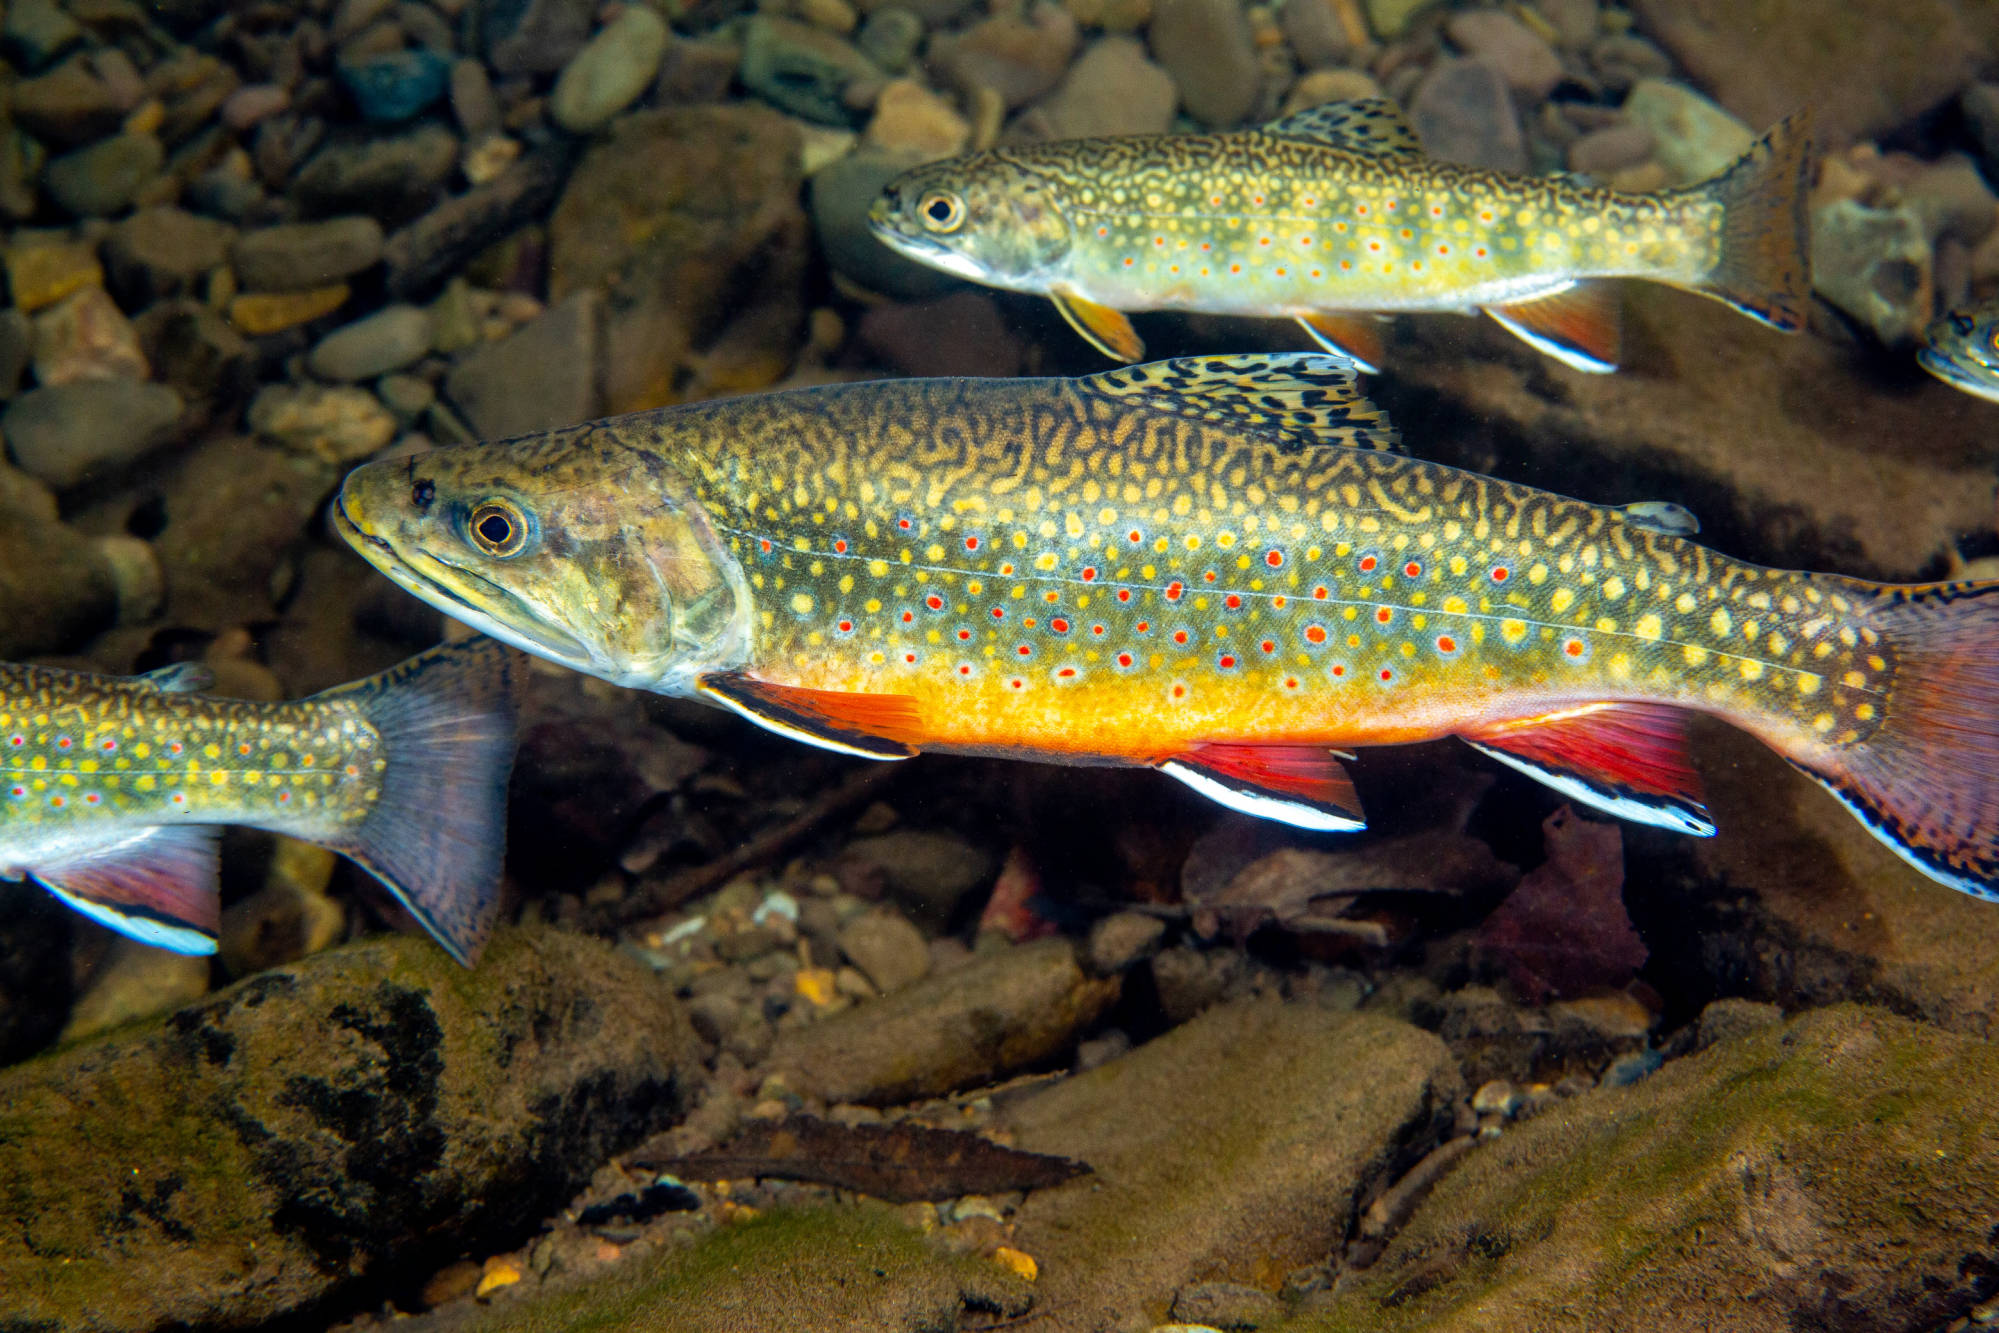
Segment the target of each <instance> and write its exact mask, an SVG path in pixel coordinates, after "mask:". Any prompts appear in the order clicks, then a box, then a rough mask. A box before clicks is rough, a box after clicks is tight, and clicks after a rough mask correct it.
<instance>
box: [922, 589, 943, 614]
mask: <svg viewBox="0 0 1999 1333" xmlns="http://www.w3.org/2000/svg"><path fill="white" fill-rule="evenodd" d="M923 604H924V605H925V606H927V607H929V608H930V609H931V610H932V611H942V610H943V609H944V599H943V598H942V597H939V596H938V595H937V594H936V593H934V592H933V593H931V594H930V595H929V596H928V597H926V598H924V599H923Z"/></svg>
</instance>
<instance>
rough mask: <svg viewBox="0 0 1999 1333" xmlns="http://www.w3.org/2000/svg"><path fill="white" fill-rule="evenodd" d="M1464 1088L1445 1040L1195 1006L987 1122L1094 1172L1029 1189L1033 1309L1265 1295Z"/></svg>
mask: <svg viewBox="0 0 1999 1333" xmlns="http://www.w3.org/2000/svg"><path fill="white" fill-rule="evenodd" d="M954 975H955V974H954ZM1464 1093H1465V1089H1464V1085H1463V1082H1462V1081H1461V1080H1460V1078H1459V1077H1458V1072H1457V1069H1456V1066H1455V1065H1454V1064H1453V1062H1452V1060H1451V1056H1450V1052H1449V1051H1447V1050H1446V1049H1445V1048H1444V1045H1443V1043H1442V1042H1440V1041H1438V1040H1437V1039H1436V1038H1435V1037H1434V1036H1431V1035H1430V1034H1429V1033H1427V1032H1424V1031H1422V1030H1420V1029H1418V1028H1415V1027H1412V1026H1410V1025H1408V1024H1406V1023H1400V1022H1396V1021H1394V1020H1392V1019H1386V1018H1381V1017H1378V1016H1375V1015H1372V1014H1341V1013H1334V1012H1331V1011H1329V1010H1325V1009H1321V1008H1318V1007H1315V1006H1307V1005H1298V1004H1283V1003H1279V1002H1275V1001H1271V1000H1255V1001H1247V1002H1240V1003H1236V1004H1231V1005H1228V1006H1226V1007H1224V1008H1220V1009H1214V1010H1210V1011H1209V1012H1208V1013H1206V1014H1204V1015H1202V1016H1201V1017H1199V1018H1197V1019H1195V1020H1193V1021H1192V1022H1190V1023H1188V1024H1186V1025H1185V1026H1183V1027H1179V1028H1176V1029H1174V1030H1173V1031H1171V1032H1169V1033H1167V1034H1166V1035H1165V1036H1163V1037H1159V1038H1157V1039H1156V1040H1154V1041H1151V1042H1148V1043H1146V1044H1145V1045H1143V1046H1140V1047H1139V1048H1138V1049H1137V1050H1135V1051H1133V1052H1131V1053H1130V1054H1129V1055H1125V1056H1122V1057H1120V1058H1118V1059H1116V1060H1113V1061H1111V1062H1110V1063H1109V1064H1107V1065H1103V1066H1101V1067H1099V1068H1097V1069H1093V1070H1090V1071H1089V1072H1088V1073H1084V1074H1079V1075H1076V1076H1074V1077H1071V1078H1067V1079H1063V1080H1062V1081H1060V1082H1058V1083H1056V1084H1054V1085H1053V1086H1051V1087H1049V1088H1047V1089H1045V1090H1043V1091H1039V1092H1034V1093H1030V1094H1028V1095H1026V1096H1024V1097H1022V1098H1021V1099H1020V1100H1018V1101H1016V1102H1014V1103H1012V1104H1011V1105H1009V1106H1007V1107H1006V1108H1005V1109H1004V1110H1003V1111H1002V1113H1001V1120H1000V1123H1001V1125H1002V1126H1003V1127H1004V1128H1005V1129H1006V1130H1007V1131H1008V1133H1009V1134H1010V1136H1011V1138H1010V1142H1011V1145H1012V1146H1014V1147H1018V1148H1024V1149H1027V1150H1029V1151H1032V1152H1043V1153H1054V1154H1057V1155H1060V1156H1065V1157H1074V1158H1076V1159H1078V1160H1080V1161H1085V1162H1088V1163H1089V1164H1090V1166H1091V1167H1092V1168H1093V1174H1091V1175H1089V1176H1085V1177H1083V1178H1082V1179H1079V1180H1076V1181H1072V1182H1070V1183H1069V1184H1066V1185H1061V1186H1057V1187H1055V1188H1052V1189H1043V1190H1036V1191H1035V1192H1034V1193H1032V1194H1030V1195H1029V1196H1028V1197H1027V1200H1026V1201H1025V1202H1024V1203H1023V1204H1021V1206H1020V1208H1019V1210H1018V1211H1017V1212H1016V1214H1015V1217H1014V1221H1015V1232H1014V1238H1013V1240H1012V1241H1011V1242H1010V1243H1011V1244H1013V1245H1015V1246H1017V1247H1018V1248H1020V1249H1022V1250H1025V1251H1026V1252H1027V1253H1029V1254H1033V1255H1036V1256H1038V1257H1040V1258H1041V1259H1042V1261H1043V1268H1042V1273H1041V1279H1040V1281H1039V1282H1038V1283H1037V1284H1036V1291H1037V1299H1038V1300H1040V1301H1043V1302H1046V1303H1047V1306H1048V1308H1049V1309H1051V1310H1059V1311H1061V1312H1062V1326H1063V1327H1065V1328H1078V1329H1082V1328H1118V1327H1125V1326H1127V1325H1126V1324H1125V1323H1124V1322H1122V1321H1123V1320H1124V1319H1125V1318H1126V1317H1128V1316H1129V1315H1130V1313H1131V1312H1133V1311H1139V1310H1148V1309H1163V1307H1164V1306H1165V1304H1166V1302H1167V1301H1168V1299H1169V1298H1170V1297H1171V1296H1172V1295H1173V1293H1174V1292H1175V1291H1176V1290H1178V1289H1179V1288H1181V1287H1182V1286H1184V1285H1185V1284H1187V1283H1190V1282H1193V1281H1196V1280H1203V1281H1213V1280H1227V1281H1233V1282H1240V1283H1248V1284H1253V1285H1257V1286H1274V1285H1276V1283H1277V1281H1278V1280H1281V1278H1282V1275H1283V1274H1284V1273H1285V1272H1287V1271H1288V1270H1290V1269H1293V1268H1297V1267H1301V1266H1303V1265H1307V1264H1315V1263H1322V1262H1324V1261H1325V1259H1326V1257H1327V1256H1328V1255H1329V1254H1335V1253H1337V1252H1338V1250H1339V1248H1340V1246H1341V1244H1342V1242H1343V1241H1344V1240H1345V1239H1346V1237H1347V1235H1348V1233H1349V1229H1350V1228H1351V1226H1352V1224H1353V1221H1354V1219H1355V1217H1356V1215H1357V1214H1358V1212H1359V1210H1360V1205H1361V1202H1362V1200H1363V1199H1364V1198H1366V1197H1367V1195H1368V1194H1369V1193H1370V1192H1371V1191H1372V1190H1374V1189H1376V1188H1377V1187H1378V1186H1380V1185H1381V1184H1385V1183H1386V1182H1387V1181H1389V1180H1392V1179H1393V1178H1394V1177H1396V1176H1397V1175H1399V1174H1401V1171H1402V1170H1403V1169H1404V1168H1406V1167H1407V1166H1408V1165H1409V1164H1410V1163H1412V1162H1413V1161H1415V1159H1416V1158H1418V1157H1420V1156H1421V1155H1422V1154H1423V1153H1424V1152H1425V1151H1426V1150H1427V1149H1428V1148H1429V1147H1430V1146H1431V1145H1432V1144H1433V1143H1434V1142H1435V1141H1436V1139H1437V1137H1438V1136H1439V1134H1440V1133H1441V1132H1442V1131H1443V1130H1444V1129H1446V1128H1447V1127H1448V1126H1449V1125H1450V1123H1451V1118H1452V1104H1453V1103H1454V1102H1455V1101H1457V1099H1458V1098H1460V1097H1462V1096H1463V1095H1464Z"/></svg>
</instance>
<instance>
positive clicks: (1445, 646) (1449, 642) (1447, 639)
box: [1437, 634, 1458, 653]
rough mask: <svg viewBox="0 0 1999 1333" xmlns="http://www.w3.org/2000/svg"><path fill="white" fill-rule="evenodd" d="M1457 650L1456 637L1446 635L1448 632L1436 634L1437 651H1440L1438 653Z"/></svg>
mask: <svg viewBox="0 0 1999 1333" xmlns="http://www.w3.org/2000/svg"><path fill="white" fill-rule="evenodd" d="M1457 650H1458V641H1457V640H1456V639H1454V638H1452V637H1451V636H1450V635H1448V634H1439V635H1438V636H1437V651H1438V652H1440V653H1454V652H1456V651H1457Z"/></svg>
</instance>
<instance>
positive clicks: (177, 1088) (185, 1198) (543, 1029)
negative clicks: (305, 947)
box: [0, 930, 693, 1330]
mask: <svg viewBox="0 0 1999 1333" xmlns="http://www.w3.org/2000/svg"><path fill="white" fill-rule="evenodd" d="M692 1045H693V1043H692V1038H691V1036H690V1035H689V1033H688V1031H687V1028H686V1023H685V1020H684V1018H683V1017H682V1016H681V1015H680V1013H679V1010H678V1008H677V1006H676V1005H675V1004H674V1002H673V999H672V996H671V995H670V994H669V993H668V992H667V991H666V990H665V988H663V987H662V986H661V985H660V984H659V983H658V982H657V980H656V979H655V978H654V977H652V976H651V975H650V974H649V973H648V972H647V971H646V969H645V968H644V967H643V966H642V965H640V964H638V963H636V962H634V961H632V960H631V959H629V958H626V957H624V956H622V955H620V954H619V953H617V952H616V951H615V950H613V949H611V948H609V947H608V946H606V945H604V944H601V943H599V942H598V941H595V940H592V939H588V938H585V937H582V936H577V935H565V934H561V933H558V932H555V931H549V930H533V931H525V930H522V931H504V932H502V933H501V934H500V935H499V936H498V937H497V938H495V940H494V941H493V944H492V946H491V947H490V948H489V949H488V950H487V951H486V954H485V957H484V958H483V959H482V960H481V962H480V964H479V966H478V967H476V968H473V969H470V970H466V969H462V968H460V967H459V966H458V964H456V963H454V962H452V961H451V960H450V958H448V957H447V956H445V954H444V953H443V952H442V951H441V950H439V949H437V948H436V946H434V945H433V944H431V943H430V942H429V941H427V940H423V939H418V938H414V937H407V936H405V937H387V938H382V939H376V940H371V941H368V942H367V943H364V944H360V945H354V946H350V947H348V948H344V949H338V950H334V951H332V952H329V953H323V954H319V955H317V956H315V957H313V958H311V959H308V960H306V961H304V962H302V963H298V964H295V965H293V966H290V967H286V968H282V969H279V970H277V971H272V972H266V973H262V974H259V975H258V976H255V977H252V978H250V979H248V980H247V981H244V982H242V983H239V984H238V985H236V986H234V987H232V988H230V989H229V990H226V991H223V992H221V993H220V994H218V995H215V996H214V997H212V998H210V999H207V1000H205V1001H202V1002H200V1003H198V1004H196V1005H194V1006H192V1007H190V1008H187V1009H184V1010H182V1011H180V1012H179V1013H177V1014H175V1015H174V1016H173V1017H171V1018H169V1019H167V1020H166V1021H164V1022H161V1023H157V1024H153V1025H150V1026H148V1027H144V1028H140V1029H138V1030H136V1031H129V1032H125V1033H120V1034H116V1035H113V1036H110V1037H107V1038H104V1039H101V1040H99V1041H98V1042H95V1043H93V1044H90V1045H86V1046H82V1047H78V1048H74V1049H71V1050H69V1051H66V1052H64V1053H62V1054H59V1055H56V1056H51V1057H44V1058H42V1059H40V1060H36V1061H32V1062H30V1063H28V1064H25V1065H22V1066H19V1067H17V1068H14V1069H11V1070H8V1071H5V1072H4V1073H0V1133H4V1135H5V1136H6V1139H7V1141H8V1142H9V1143H10V1144H11V1145H13V1146H14V1151H10V1152H9V1153H7V1154H6V1155H5V1156H4V1158H0V1188H4V1190H5V1193H6V1196H7V1198H8V1199H9V1200H10V1201H11V1202H10V1206H9V1208H8V1210H7V1215H6V1217H5V1218H4V1219H0V1285H4V1287H5V1289H6V1290H7V1291H8V1293H9V1297H8V1301H9V1307H10V1309H9V1313H10V1314H11V1315H12V1316H13V1317H14V1318H16V1319H17V1320H24V1321H25V1322H26V1323H27V1324H28V1325H29V1326H34V1325H35V1324H37V1323H41V1322H45V1323H47V1324H49V1325H52V1326H66V1327H77V1326H86V1325H87V1326H89V1327H93V1328H98V1329H105V1330H110V1329H134V1330H137V1329H151V1328H155V1327H158V1326H161V1325H166V1324H175V1323H180V1324H196V1325H200V1324H209V1325H216V1324H223V1323H225V1322H226V1323H229V1324H236V1325H242V1324H248V1323H255V1322H262V1321H264V1320H270V1319H275V1318H278V1317H280V1316H282V1315H284V1314H285V1313H286V1312H288V1311H291V1310H295V1309H298V1308H300V1307H303V1306H306V1305H309V1304H312V1303H314V1302H318V1301H322V1300H326V1299H329V1298H334V1297H337V1296H340V1295H342V1294H344V1293H346V1292H347V1291H349V1290H351V1289H352V1284H354V1283H355V1282H356V1281H357V1279H361V1278H364V1277H366V1276H368V1275H370V1274H372V1273H376V1272H379V1271H381V1270H384V1269H392V1270H395V1271H400V1272H422V1271H424V1270H425V1269H426V1268H428V1267H436V1266H438V1265H440V1264H442V1263H443V1262H445V1261H447V1260H449V1259H452V1258H454V1257H456V1256H457V1255H458V1254H459V1253H461V1252H462V1248H463V1247H464V1246H465V1245H467V1244H468V1243H477V1242H472V1241H470V1239H469V1238H471V1237H475V1236H483V1237H487V1238H492V1239H499V1238H503V1237H510V1236H515V1235H519V1234H521V1233H522V1232H523V1231H524V1230H525V1229H527V1228H529V1227H531V1226H533V1225H534V1224H535V1223H536V1222H538V1221H539V1220H540V1219H541V1218H542V1217H543V1216H544V1215H545V1214H546V1213H547V1212H548V1211H550V1210H552V1209H553V1208H555V1207H556V1206H558V1205H560V1204H561V1203H562V1202H564V1201H565V1200H567V1199H568V1198H569V1197H570V1196H571V1195H572V1194H573V1193H574V1192H575V1191H576V1190H578V1189H579V1188H581V1187H582V1186H583V1184H584V1183H585V1182H586V1181H587V1180H588V1179H589V1177H590V1174H591V1172H592V1170H594V1169H595V1168H596V1166H597V1165H598V1164H600V1163H601V1162H602V1161H603V1160H604V1158H605V1157H606V1156H607V1155H609V1154H610V1153H612V1152H615V1151H618V1150H619V1149H621V1148H624V1147H627V1146H629V1145H631V1144H632V1143H634V1142H636V1141H637V1140H639V1139H641V1138H643V1137H644V1136H646V1135H647V1134H650V1133H653V1132H656V1131H657V1130H660V1129H663V1128H665V1127H666V1126H667V1125H668V1124H670V1123H671V1122H672V1121H673V1120H674V1119H675V1118H676V1117H677V1116H678V1114H679V1113H680V1110H681V1107H682V1105H683V1101H684V1097H685V1090H686V1087H687V1083H686V1079H687V1077H688V1065H687V1063H686V1062H687V1061H688V1060H689V1059H690V1056H691V1050H692ZM486 1243H490V1240H489V1241H488V1242H486ZM502 1243H504V1242H502Z"/></svg>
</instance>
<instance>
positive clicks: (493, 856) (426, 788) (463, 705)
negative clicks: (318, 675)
mask: <svg viewBox="0 0 1999 1333" xmlns="http://www.w3.org/2000/svg"><path fill="white" fill-rule="evenodd" d="M514 663H515V659H514V656H513V653H512V652H511V651H510V650H509V649H508V648H507V647H505V646H504V645H503V644H500V643H498V642H496V641H495V640H492V639H467V640H465V641H464V642H462V643H454V644H447V645H445V646H444V647H441V648H433V649H431V650H430V651H429V652H427V653H422V654H419V655H418V656H416V657H413V658H411V659H410V660H409V661H407V662H404V663H402V664H401V665H399V666H394V667H391V668H390V669H389V670H387V671H385V672H383V673H382V674H381V675H379V676H371V677H369V678H368V679H367V680H362V681H356V682H355V683H353V684H351V685H342V686H339V687H337V688H335V689H331V690H328V691H326V692H325V693H324V694H320V695H316V696H314V699H315V701H317V702H320V703H328V702H335V701H340V702H346V703H351V704H354V705H357V706H359V708H360V709H361V711H362V712H363V714H365V715H366V717H367V719H368V721H369V722H370V723H372V724H373V725H374V727H375V729H376V731H378V732H379V733H380V734H381V737H382V753H383V758H384V761H385V766H384V767H383V769H382V771H381V780H380V794H379V795H378V796H377V797H376V799H375V804H374V806H373V807H372V808H371V809H370V810H369V812H368V814H367V817H366V818H364V819H363V820H362V821H361V823H360V826H359V827H358V828H355V829H351V830H343V831H342V832H341V833H339V834H338V835H336V836H333V837H318V838H316V840H320V841H324V842H325V844H326V846H328V847H331V848H333V849H334V850H335V851H337V852H341V853H343V854H345V855H347V856H349V857H352V858H353V859H354V860H355V861H356V862H357V863H359V864H360V865H361V866H363V867H365V868H366V869H367V870H368V871H369V872H370V873H372V874H373V875H374V876H375V878H376V879H379V880H381V881H382V883H383V884H385V885H387V886H388V888H389V891H390V892H391V893H393V894H395V896H396V897H397V899H399V900H400V901H401V902H402V904H403V906H405V907H407V908H408V909H409V910H410V914H411V915H412V916H414V917H415V918H416V919H417V921H418V922H420V923H421V924H422V926H423V928H424V929H425V930H427V931H429V932H430V934H431V936H432V938H434V939H435V940H436V941H437V942H438V943H439V944H441V945H443V946H444V949H445V951H446V952H447V953H449V954H450V955H451V956H452V957H453V958H456V959H457V960H458V961H459V962H461V963H465V964H467V965H470V964H471V963H473V962H474V961H476V960H477V959H478V957H479V951H480V950H481V949H482V948H484V947H485V943H486V937H487V936H488V935H490V934H491V933H492V930H493V922H494V919H495V918H496V917H498V915H499V910H500V863H501V860H502V859H503V857H504V854H505V850H506V833H507V820H506V815H507V776H508V774H509V773H510V772H511V771H512V769H513V762H514V732H515V717H514V710H515V702H514V674H515V672H514ZM271 827H273V828H275V829H276V830H277V831H278V832H280V833H294V834H295V835H296V836H303V837H309V838H313V837H316V834H315V831H312V830H304V831H301V830H295V829H291V828H287V827H286V826H285V825H284V824H283V823H282V822H278V823H273V824H272V825H271Z"/></svg>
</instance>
